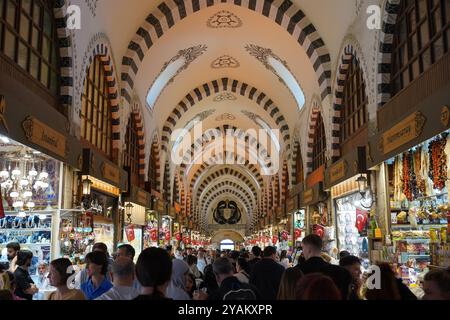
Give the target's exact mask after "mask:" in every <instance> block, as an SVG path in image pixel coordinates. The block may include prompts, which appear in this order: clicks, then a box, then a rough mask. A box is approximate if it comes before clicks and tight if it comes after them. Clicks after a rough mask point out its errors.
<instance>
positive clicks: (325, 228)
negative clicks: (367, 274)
mask: <svg viewBox="0 0 450 320" xmlns="http://www.w3.org/2000/svg"><path fill="white" fill-rule="evenodd" d="M324 177H325V167H324V166H322V167H320V168H319V169H317V170H316V171H314V172H312V173H311V174H309V175H308V176H307V177H306V182H305V190H304V191H303V194H302V197H303V203H304V205H305V207H306V214H307V231H308V233H313V234H316V235H318V236H319V237H321V238H322V240H323V243H324V245H323V251H324V252H325V253H327V254H328V255H330V256H331V257H333V258H337V256H338V249H337V241H336V229H335V227H334V225H333V224H334V221H333V217H332V215H331V210H329V200H330V199H329V196H328V193H327V192H325V191H324Z"/></svg>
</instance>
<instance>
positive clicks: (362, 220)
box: [355, 209, 369, 233]
mask: <svg viewBox="0 0 450 320" xmlns="http://www.w3.org/2000/svg"><path fill="white" fill-rule="evenodd" d="M368 218H369V214H368V212H367V211H364V210H360V209H356V225H355V226H356V228H357V229H358V231H359V233H363V232H364V230H365V229H366V226H367V220H368Z"/></svg>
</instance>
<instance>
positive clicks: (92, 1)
mask: <svg viewBox="0 0 450 320" xmlns="http://www.w3.org/2000/svg"><path fill="white" fill-rule="evenodd" d="M85 1H86V4H87V6H88V8H89V10H90V11H91V13H92V15H93V16H94V17H95V16H96V15H97V14H96V11H97V2H98V0H85Z"/></svg>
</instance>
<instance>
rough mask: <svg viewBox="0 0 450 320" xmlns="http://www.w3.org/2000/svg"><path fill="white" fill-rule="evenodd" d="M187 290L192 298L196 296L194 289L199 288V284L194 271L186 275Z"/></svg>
mask: <svg viewBox="0 0 450 320" xmlns="http://www.w3.org/2000/svg"><path fill="white" fill-rule="evenodd" d="M185 288H186V292H187V294H188V295H189V297H190V298H191V299H192V298H193V296H194V291H195V290H197V284H196V281H195V277H194V275H193V274H192V273H188V274H187V275H186V286H185Z"/></svg>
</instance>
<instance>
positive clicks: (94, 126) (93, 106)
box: [81, 56, 112, 157]
mask: <svg viewBox="0 0 450 320" xmlns="http://www.w3.org/2000/svg"><path fill="white" fill-rule="evenodd" d="M111 132H112V126H111V103H110V101H109V94H108V83H107V79H106V76H105V70H104V68H103V63H102V61H101V58H100V56H96V57H95V59H94V61H93V62H92V64H91V65H90V67H89V69H88V71H87V75H86V79H85V80H84V89H83V93H82V95H81V138H82V139H84V140H86V141H88V142H89V143H90V144H91V145H93V146H94V147H96V148H97V149H99V150H100V151H102V152H103V153H105V154H106V155H107V156H108V157H111V146H112V143H111V140H112V139H111V136H112V134H111Z"/></svg>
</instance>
